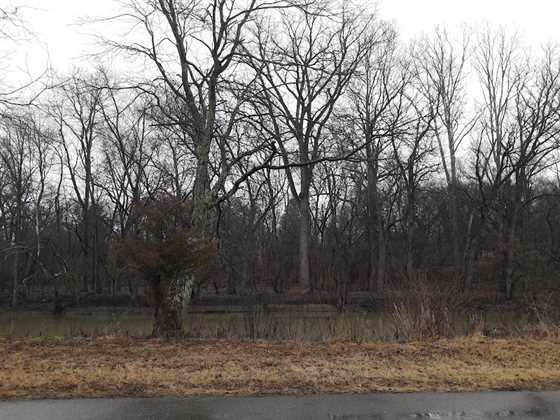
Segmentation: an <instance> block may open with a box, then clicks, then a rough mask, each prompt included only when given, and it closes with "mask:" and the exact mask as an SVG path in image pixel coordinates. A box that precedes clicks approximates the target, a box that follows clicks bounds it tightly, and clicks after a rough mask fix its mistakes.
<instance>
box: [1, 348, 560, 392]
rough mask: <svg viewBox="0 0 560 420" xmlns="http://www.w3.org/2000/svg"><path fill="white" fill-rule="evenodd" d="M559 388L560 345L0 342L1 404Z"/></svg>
mask: <svg viewBox="0 0 560 420" xmlns="http://www.w3.org/2000/svg"><path fill="white" fill-rule="evenodd" d="M489 389H493V390H498V389H499V390H513V389H531V390H533V389H546V390H554V389H560V340H549V339H546V340H545V339H539V340H536V339H520V338H518V339H489V338H483V337H469V338H463V339H454V340H437V341H426V342H411V343H385V342H368V343H347V342H329V343H312V342H294V341H288V342H274V341H232V340H193V339H189V340H181V341H176V342H162V341H159V340H152V339H136V338H126V337H118V338H115V337H113V338H110V337H109V338H92V339H89V338H87V339H86V338H70V339H68V338H64V339H62V338H61V339H56V338H48V339H47V338H45V339H40V338H21V339H20V338H0V399H31V398H33V399H35V398H71V397H107V396H163V395H169V396H186V395H225V394H237V395H252V394H266V393H275V394H294V393H317V392H376V391H389V392H397V391H402V392H408V391H472V390H489Z"/></svg>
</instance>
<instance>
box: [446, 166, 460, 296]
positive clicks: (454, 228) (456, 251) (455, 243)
mask: <svg viewBox="0 0 560 420" xmlns="http://www.w3.org/2000/svg"><path fill="white" fill-rule="evenodd" d="M453 167H454V165H453ZM454 178H455V176H454V175H453V180H452V182H451V184H450V185H449V188H448V191H449V200H450V201H449V213H450V214H449V217H450V222H451V246H452V247H453V250H452V251H453V272H454V277H455V279H454V280H455V283H456V284H457V285H459V284H460V283H459V282H460V278H461V274H462V271H463V264H462V262H463V261H462V258H461V250H460V244H459V223H458V207H457V184H456V182H457V181H456V180H455V179H454Z"/></svg>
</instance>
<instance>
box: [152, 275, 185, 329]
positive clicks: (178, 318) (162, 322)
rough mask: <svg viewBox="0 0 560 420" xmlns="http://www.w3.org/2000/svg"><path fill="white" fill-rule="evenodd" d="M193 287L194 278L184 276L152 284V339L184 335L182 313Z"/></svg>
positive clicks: (160, 280)
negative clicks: (153, 309)
mask: <svg viewBox="0 0 560 420" xmlns="http://www.w3.org/2000/svg"><path fill="white" fill-rule="evenodd" d="M193 285H194V277H193V276H192V275H185V274H183V275H178V276H175V277H174V278H172V279H169V280H162V279H159V280H157V281H154V282H153V283H152V287H153V292H154V306H155V312H154V327H153V330H152V337H159V338H165V339H170V338H180V337H182V336H183V335H184V333H185V331H184V328H183V312H184V310H185V306H186V305H187V304H188V303H189V301H190V296H191V291H192V287H193Z"/></svg>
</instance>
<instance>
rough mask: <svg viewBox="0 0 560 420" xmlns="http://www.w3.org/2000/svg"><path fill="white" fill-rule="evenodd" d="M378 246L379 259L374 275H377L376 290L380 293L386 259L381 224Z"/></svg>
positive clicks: (385, 245) (383, 280)
mask: <svg viewBox="0 0 560 420" xmlns="http://www.w3.org/2000/svg"><path fill="white" fill-rule="evenodd" d="M378 247H379V253H378V258H379V259H378V262H377V270H376V275H377V279H376V280H377V285H376V286H377V290H376V291H377V293H378V294H382V293H383V291H384V290H385V266H386V261H387V243H386V241H385V231H384V227H383V226H380V227H379V232H378Z"/></svg>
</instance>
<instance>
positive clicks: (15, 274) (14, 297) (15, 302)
mask: <svg viewBox="0 0 560 420" xmlns="http://www.w3.org/2000/svg"><path fill="white" fill-rule="evenodd" d="M18 290H19V252H18V251H17V250H16V251H15V253H14V266H13V279H12V302H11V303H12V308H15V307H17V306H18Z"/></svg>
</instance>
